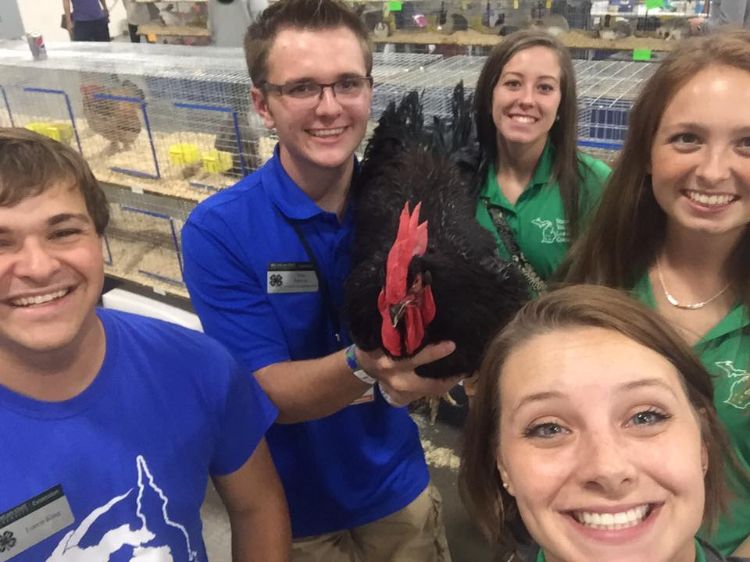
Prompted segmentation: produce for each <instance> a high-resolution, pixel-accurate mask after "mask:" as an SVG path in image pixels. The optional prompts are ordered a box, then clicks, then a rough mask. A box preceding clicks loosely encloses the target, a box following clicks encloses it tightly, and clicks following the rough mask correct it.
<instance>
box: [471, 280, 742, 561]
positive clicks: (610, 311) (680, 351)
mask: <svg viewBox="0 0 750 562" xmlns="http://www.w3.org/2000/svg"><path fill="white" fill-rule="evenodd" d="M576 327H596V328H603V329H605V330H611V331H613V332H618V333H620V334H622V335H624V336H625V337H627V338H629V339H631V340H633V341H634V342H636V343H638V344H640V345H643V346H644V347H647V348H649V349H652V350H653V351H655V352H657V353H659V354H660V355H662V356H663V357H665V358H666V359H667V360H669V362H670V363H672V365H674V367H675V369H677V371H678V372H679V374H680V376H681V377H680V378H681V382H682V386H683V388H684V390H685V393H686V395H687V398H688V401H689V402H690V404H691V406H692V407H693V409H694V410H695V412H697V413H698V416H699V418H700V422H701V435H702V438H703V442H704V445H705V447H706V450H707V453H708V470H707V471H706V474H705V477H704V483H705V487H706V502H705V507H704V513H703V521H704V524H706V526H707V527H708V528H710V527H711V526H712V524H714V523H715V521H716V518H717V517H718V516H719V514H720V513H721V512H722V511H723V510H724V509H725V507H726V502H727V495H728V492H727V483H726V481H725V478H724V464H725V462H727V460H729V462H731V458H732V457H731V456H730V453H729V446H728V444H727V438H726V434H725V433H724V429H723V427H722V426H721V424H720V423H719V421H718V419H717V416H716V410H715V408H714V405H713V386H712V384H711V378H710V375H709V374H708V372H706V370H705V368H704V367H703V365H702V364H701V362H700V361H699V360H698V358H696V357H695V355H693V353H692V352H691V349H690V347H689V345H688V344H687V343H686V342H685V341H684V339H683V338H682V337H681V336H680V335H679V334H678V333H677V332H675V331H674V329H673V328H672V327H671V326H669V324H668V323H667V322H666V321H665V320H664V319H663V318H662V317H661V316H660V315H659V314H657V313H656V312H654V311H651V310H649V309H647V308H646V307H645V306H643V305H642V304H640V303H639V302H638V301H636V300H634V299H633V298H631V297H630V296H629V295H627V294H625V293H623V292H620V291H617V290H615V289H610V288H607V287H603V286H595V285H576V286H570V287H566V288H563V289H559V290H556V291H552V292H550V293H547V294H546V295H543V296H542V297H540V298H539V299H536V300H533V301H531V302H529V303H528V304H527V305H526V306H524V307H523V308H522V309H521V310H520V311H519V313H518V314H517V315H516V317H515V318H514V319H513V320H512V321H511V322H510V323H509V324H508V325H507V327H506V328H505V329H504V330H503V331H502V332H501V333H500V334H499V335H498V336H496V337H495V339H494V340H493V341H492V343H490V345H489V347H488V349H487V353H486V355H485V358H484V361H483V362H482V366H481V368H480V371H479V383H478V387H477V390H476V397H475V399H474V403H473V404H472V407H471V409H470V411H469V417H468V419H467V423H466V428H465V435H464V448H463V454H462V458H461V469H460V472H459V491H460V492H461V497H462V499H463V501H464V504H465V505H466V507H467V509H468V511H469V513H470V514H471V516H472V518H473V519H474V521H476V522H477V523H478V524H479V526H480V528H481V530H482V531H483V533H484V534H485V535H486V536H487V537H488V539H489V540H490V541H491V542H492V543H493V544H502V545H504V546H507V547H510V548H512V549H515V548H516V547H517V546H518V544H519V543H525V542H528V540H529V539H530V536H529V534H528V531H527V530H526V527H525V525H524V523H523V521H522V520H521V516H520V514H519V511H518V506H517V505H516V500H515V498H514V497H513V496H511V495H510V494H509V493H508V492H507V491H506V490H505V489H504V488H503V486H502V485H501V482H500V476H499V474H498V471H497V458H496V455H497V451H498V448H499V445H500V442H499V439H500V427H499V425H500V423H499V422H500V413H501V412H500V404H501V400H500V377H501V376H502V372H503V368H504V366H505V363H506V361H507V359H508V357H509V356H510V355H511V354H512V353H513V351H514V350H516V349H517V348H518V347H519V346H521V345H523V344H524V343H526V342H528V341H529V340H530V339H532V338H534V337H536V336H539V335H543V334H547V333H549V332H552V331H556V330H565V329H570V328H576ZM550 353H554V350H550Z"/></svg>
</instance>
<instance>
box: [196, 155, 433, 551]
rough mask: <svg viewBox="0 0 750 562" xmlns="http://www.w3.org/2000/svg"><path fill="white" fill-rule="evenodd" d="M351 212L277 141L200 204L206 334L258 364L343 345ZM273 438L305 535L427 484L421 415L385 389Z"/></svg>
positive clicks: (372, 515)
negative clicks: (299, 170)
mask: <svg viewBox="0 0 750 562" xmlns="http://www.w3.org/2000/svg"><path fill="white" fill-rule="evenodd" d="M351 217H352V213H351V209H349V210H347V212H346V213H345V218H344V220H343V222H342V223H339V220H338V218H337V217H336V215H335V214H332V213H328V212H326V211H323V210H322V209H320V207H318V206H317V205H316V204H315V203H314V202H313V201H312V200H311V199H310V198H309V197H308V196H307V195H306V194H305V193H304V192H303V191H302V190H301V189H300V188H299V187H298V186H297V185H296V184H295V183H294V182H293V181H292V179H291V178H289V176H288V175H287V174H286V172H285V171H284V169H283V167H282V166H281V162H280V160H279V156H278V148H277V149H276V153H275V155H274V157H273V158H272V159H271V160H269V161H268V162H267V163H266V164H265V166H263V167H262V168H261V169H259V170H258V171H256V172H254V173H253V174H251V175H250V176H248V177H246V178H245V179H243V180H241V181H240V182H239V183H238V184H237V185H235V186H234V187H232V188H230V189H227V190H224V191H221V192H219V193H217V194H215V195H213V196H212V197H210V198H209V199H207V200H206V201H204V202H203V203H202V204H200V205H198V207H196V208H195V210H194V211H193V213H192V214H191V215H190V217H189V219H188V221H187V223H186V224H185V226H184V228H183V230H182V240H183V255H184V266H185V281H186V283H187V286H188V289H189V291H190V296H191V299H192V302H193V306H194V307H195V309H196V311H197V312H198V315H199V316H200V318H201V322H202V323H203V327H204V329H205V330H206V333H208V334H210V335H212V336H213V337H215V338H216V339H218V340H219V341H221V342H222V343H224V344H225V345H226V346H227V347H228V348H229V350H230V351H232V352H233V353H234V354H235V356H236V357H237V358H239V359H240V361H242V362H243V363H244V364H245V365H246V366H247V367H249V368H250V369H252V370H253V371H256V370H258V369H261V368H263V367H266V366H268V365H272V364H274V363H279V362H283V361H290V360H291V361H297V360H302V359H314V358H319V357H323V356H326V355H329V354H330V353H333V352H335V351H336V350H338V349H341V348H342V347H344V346H345V345H346V344H347V343H348V340H349V338H348V336H347V334H346V329H345V327H342V325H341V324H342V322H341V320H340V319H339V315H338V314H337V313H335V312H334V311H335V310H337V309H339V308H340V306H341V304H342V302H343V296H344V289H343V285H344V281H345V279H346V276H347V275H348V273H349V269H350V246H351V235H352V226H353V225H352V218H351ZM293 223H296V224H298V226H299V229H300V233H301V235H302V236H303V237H304V238H305V240H306V241H307V243H308V245H309V246H310V249H311V251H312V252H313V254H314V256H315V261H317V264H318V266H319V268H320V270H321V272H322V275H323V277H324V278H325V284H324V285H325V287H326V288H327V290H325V291H324V292H321V290H320V287H319V286H318V283H317V282H316V278H315V275H314V268H313V266H312V265H311V260H310V258H309V257H308V255H307V253H306V251H305V247H304V245H303V244H302V242H301V240H300V238H299V236H298V235H297V233H295V230H294V227H293V226H292V224H293ZM326 293H327V295H328V298H326V296H325V294H326ZM326 302H327V303H328V305H327V306H326V305H325V304H324V303H326ZM336 333H339V334H340V339H337V338H336ZM267 437H268V442H269V446H270V448H271V453H272V455H273V458H274V461H275V463H276V468H277V469H278V471H279V474H280V476H281V479H282V482H283V484H284V489H285V491H286V495H287V500H288V502H289V507H290V513H291V519H292V532H293V534H294V536H295V537H303V536H310V535H318V534H322V533H327V532H332V531H337V530H341V529H349V528H352V527H356V526H359V525H363V524H366V523H371V522H373V521H375V520H377V519H380V518H382V517H385V516H386V515H390V514H391V513H394V512H396V511H398V510H399V509H402V508H403V507H405V506H406V505H408V504H409V503H410V502H411V501H412V500H413V499H414V498H416V497H417V496H418V495H419V494H420V493H421V492H422V491H423V490H424V489H425V487H426V486H427V483H428V481H429V475H428V472H427V466H426V464H425V460H424V453H423V451H422V447H421V444H420V442H419V435H418V432H417V428H416V426H415V425H414V422H413V421H412V420H411V419H410V418H409V415H408V413H407V412H406V410H405V409H403V408H401V409H395V408H391V407H390V406H388V405H387V404H386V403H385V401H383V399H382V397H380V396H377V397H376V399H375V400H374V401H371V402H367V403H364V404H357V405H352V406H349V407H346V408H344V409H342V410H340V411H339V412H337V413H335V414H333V415H331V416H328V417H326V418H323V419H319V420H315V421H310V422H305V423H298V424H292V425H281V424H276V425H274V426H273V427H272V428H271V430H270V431H269V432H268V436H267Z"/></svg>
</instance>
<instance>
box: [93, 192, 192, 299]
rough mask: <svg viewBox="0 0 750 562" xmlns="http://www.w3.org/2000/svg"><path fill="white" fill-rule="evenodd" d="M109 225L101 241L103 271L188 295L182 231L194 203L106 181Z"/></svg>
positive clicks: (158, 290)
mask: <svg viewBox="0 0 750 562" xmlns="http://www.w3.org/2000/svg"><path fill="white" fill-rule="evenodd" d="M104 190H105V192H106V194H107V199H108V201H109V204H110V223H109V226H108V227H107V231H106V234H105V236H104V240H103V246H104V247H103V252H104V262H105V271H106V272H107V274H109V275H112V276H115V277H120V278H123V279H128V280H131V281H135V282H138V283H140V284H142V285H146V286H150V287H152V288H153V289H154V290H155V291H157V292H161V293H172V294H177V295H180V296H184V297H187V296H188V293H187V289H186V288H185V284H184V281H183V277H182V250H181V245H180V234H181V231H182V226H183V224H184V223H185V220H186V219H187V216H188V214H189V213H190V210H191V209H192V204H190V202H188V201H185V200H181V199H175V198H171V197H162V196H156V195H152V194H149V193H140V194H139V193H135V192H132V191H129V190H124V189H121V188H119V187H114V186H111V185H107V184H105V185H104Z"/></svg>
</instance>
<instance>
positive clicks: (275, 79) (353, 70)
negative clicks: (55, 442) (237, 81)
mask: <svg viewBox="0 0 750 562" xmlns="http://www.w3.org/2000/svg"><path fill="white" fill-rule="evenodd" d="M366 74H367V70H366V66H365V55H364V51H363V50H362V46H361V44H360V41H359V40H358V39H357V37H356V35H355V34H354V33H353V32H352V31H351V30H349V29H348V28H346V27H338V28H334V29H325V30H306V29H296V28H289V29H284V30H282V31H280V32H279V33H278V35H277V36H276V39H275V40H274V42H273V46H272V47H271V49H270V51H269V54H268V82H269V83H271V84H277V85H283V84H291V83H295V82H317V83H320V84H331V83H333V82H336V81H337V80H340V79H341V78H346V77H351V76H365V75H366ZM252 95H253V102H254V104H255V108H256V110H257V111H258V113H259V114H260V115H261V117H262V118H263V120H264V123H265V125H266V126H267V127H269V128H275V129H276V133H277V135H278V137H279V141H280V146H281V148H280V151H281V162H282V164H283V165H284V169H285V170H286V171H287V173H288V174H289V175H290V176H291V177H292V179H294V180H295V181H296V182H297V183H298V184H300V183H302V181H301V180H302V179H303V178H305V177H306V176H307V175H316V173H317V172H319V171H320V170H337V169H338V170H341V171H342V173H349V172H350V170H351V169H352V166H353V160H352V155H353V154H354V151H355V149H356V148H357V146H359V143H360V142H361V141H362V138H363V137H364V135H365V131H366V128H367V120H368V118H369V116H370V103H371V101H372V89H371V87H370V86H369V84H368V85H367V86H366V87H365V88H364V89H363V90H362V92H361V93H360V95H358V96H356V97H353V98H349V97H346V98H345V97H343V96H339V97H336V96H335V95H334V93H333V91H332V89H331V88H325V89H324V90H323V94H322V99H320V100H318V99H317V98H316V99H315V100H314V101H313V102H312V103H310V100H299V99H294V98H292V97H290V96H284V95H280V94H279V93H278V92H276V91H272V90H269V91H268V92H265V93H264V92H262V91H261V90H259V89H257V88H254V89H253V91H252Z"/></svg>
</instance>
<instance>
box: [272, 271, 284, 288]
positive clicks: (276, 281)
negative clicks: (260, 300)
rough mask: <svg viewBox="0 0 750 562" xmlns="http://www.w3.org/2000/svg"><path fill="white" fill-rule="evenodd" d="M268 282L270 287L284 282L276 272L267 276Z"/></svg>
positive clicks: (279, 285)
mask: <svg viewBox="0 0 750 562" xmlns="http://www.w3.org/2000/svg"><path fill="white" fill-rule="evenodd" d="M268 282H269V283H270V284H271V287H281V286H282V285H283V284H284V279H283V277H281V275H279V274H278V273H274V274H273V275H271V277H269V280H268Z"/></svg>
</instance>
